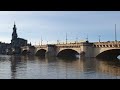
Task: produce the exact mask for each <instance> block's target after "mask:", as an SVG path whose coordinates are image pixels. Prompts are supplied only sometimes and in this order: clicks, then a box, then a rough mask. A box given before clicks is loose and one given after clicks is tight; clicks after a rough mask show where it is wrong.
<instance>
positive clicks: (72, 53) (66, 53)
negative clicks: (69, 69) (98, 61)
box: [57, 49, 79, 57]
mask: <svg viewBox="0 0 120 90" xmlns="http://www.w3.org/2000/svg"><path fill="white" fill-rule="evenodd" d="M77 55H79V52H78V51H76V50H73V49H63V50H61V51H60V52H59V53H58V54H57V57H76V56H77Z"/></svg>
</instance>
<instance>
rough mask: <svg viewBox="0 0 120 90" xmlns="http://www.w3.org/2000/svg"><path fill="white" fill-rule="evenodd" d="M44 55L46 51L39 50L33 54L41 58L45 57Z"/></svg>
mask: <svg viewBox="0 0 120 90" xmlns="http://www.w3.org/2000/svg"><path fill="white" fill-rule="evenodd" d="M45 54H46V50H45V49H39V50H37V52H36V53H35V55H36V56H41V57H45Z"/></svg>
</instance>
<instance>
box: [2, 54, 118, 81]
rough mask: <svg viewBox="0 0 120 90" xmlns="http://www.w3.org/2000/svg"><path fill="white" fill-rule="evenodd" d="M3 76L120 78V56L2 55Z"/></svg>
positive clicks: (8, 77)
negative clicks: (112, 58) (59, 56)
mask: <svg viewBox="0 0 120 90" xmlns="http://www.w3.org/2000/svg"><path fill="white" fill-rule="evenodd" d="M0 78H1V79H120V60H101V59H96V58H84V59H61V58H55V57H53V58H40V57H35V56H29V57H28V56H7V55H5V56H2V55H1V56H0Z"/></svg>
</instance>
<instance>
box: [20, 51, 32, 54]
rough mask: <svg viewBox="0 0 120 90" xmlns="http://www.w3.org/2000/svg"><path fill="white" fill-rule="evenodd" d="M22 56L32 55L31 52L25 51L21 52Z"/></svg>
mask: <svg viewBox="0 0 120 90" xmlns="http://www.w3.org/2000/svg"><path fill="white" fill-rule="evenodd" d="M21 54H22V55H29V54H30V51H29V50H23V51H22V52H21Z"/></svg>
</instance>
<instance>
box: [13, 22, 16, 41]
mask: <svg viewBox="0 0 120 90" xmlns="http://www.w3.org/2000/svg"><path fill="white" fill-rule="evenodd" d="M16 30H17V28H16V25H15V21H14V27H13V33H12V39H16V38H17V31H16Z"/></svg>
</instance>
